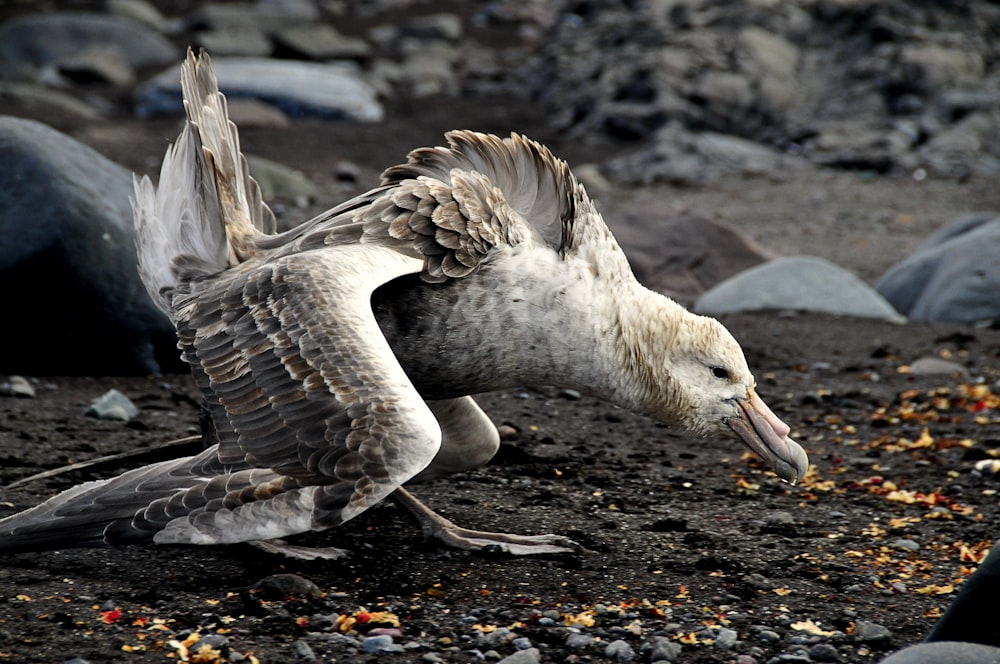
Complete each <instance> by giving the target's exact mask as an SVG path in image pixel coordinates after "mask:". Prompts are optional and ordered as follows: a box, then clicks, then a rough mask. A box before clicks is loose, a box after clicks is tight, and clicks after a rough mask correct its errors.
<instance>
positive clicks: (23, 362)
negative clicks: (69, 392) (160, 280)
mask: <svg viewBox="0 0 1000 664" xmlns="http://www.w3.org/2000/svg"><path fill="white" fill-rule="evenodd" d="M0 164H3V168H0V237H3V241H2V242H0V292H3V294H4V300H3V307H4V309H3V313H2V314H0V319H2V320H3V322H4V331H3V339H4V343H3V346H2V347H0V374H13V373H19V374H25V375H46V374H47V375H69V374H92V375H116V374H149V373H158V372H160V371H161V370H179V369H180V368H181V365H180V360H179V359H178V351H177V348H176V343H177V339H176V335H175V333H174V329H173V325H172V324H171V323H170V321H169V320H168V319H167V317H166V316H164V315H163V314H162V313H161V312H160V311H159V310H157V309H156V308H155V307H154V306H153V304H152V302H151V301H150V299H149V296H148V295H147V294H146V291H145V289H144V288H143V286H142V283H141V282H140V280H139V275H138V273H137V271H136V255H135V243H134V231H133V227H132V210H131V206H130V204H129V196H130V195H131V194H132V175H131V173H129V171H127V170H126V169H124V168H122V167H121V166H119V165H118V164H115V163H114V162H111V161H109V160H108V159H106V158H104V157H103V156H101V155H100V154H98V153H97V152H95V151H94V150H92V149H90V148H89V147H87V146H85V145H83V144H81V143H79V142H77V141H76V140H74V139H72V138H70V137H68V136H66V135H64V134H61V133H59V132H58V131H56V130H55V129H52V128H51V127H48V126H46V125H43V124H41V123H39V122H35V121H33V120H25V119H21V118H14V117H9V116H0Z"/></svg>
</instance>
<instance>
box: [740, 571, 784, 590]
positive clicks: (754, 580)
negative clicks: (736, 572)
mask: <svg viewBox="0 0 1000 664" xmlns="http://www.w3.org/2000/svg"><path fill="white" fill-rule="evenodd" d="M743 583H745V584H747V585H748V586H750V587H751V588H753V589H754V590H771V589H773V588H777V587H778V584H776V583H775V582H774V581H772V580H771V579H769V578H767V577H766V576H764V575H763V574H758V573H756V572H754V573H752V574H747V575H746V576H744V577H743Z"/></svg>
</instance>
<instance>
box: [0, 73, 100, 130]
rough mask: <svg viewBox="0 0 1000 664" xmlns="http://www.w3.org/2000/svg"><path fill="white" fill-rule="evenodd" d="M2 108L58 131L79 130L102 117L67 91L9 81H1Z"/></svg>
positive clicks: (8, 113) (0, 100)
mask: <svg viewBox="0 0 1000 664" xmlns="http://www.w3.org/2000/svg"><path fill="white" fill-rule="evenodd" d="M0 108H3V109H4V113H5V114H7V115H14V116H17V117H22V118H30V119H32V120H36V121H38V122H41V123H44V124H47V125H49V126H52V127H55V128H57V129H70V128H74V129H75V128H77V127H80V126H81V125H85V124H87V123H89V122H92V121H94V120H99V119H100V118H101V112H100V111H99V110H98V109H96V108H94V107H93V106H91V105H90V104H88V103H86V102H83V101H81V100H79V99H77V98H76V97H74V96H72V95H69V94H66V93H65V92H60V91H58V90H50V89H48V88H43V87H41V86H38V85H32V84H27V83H12V82H7V81H0Z"/></svg>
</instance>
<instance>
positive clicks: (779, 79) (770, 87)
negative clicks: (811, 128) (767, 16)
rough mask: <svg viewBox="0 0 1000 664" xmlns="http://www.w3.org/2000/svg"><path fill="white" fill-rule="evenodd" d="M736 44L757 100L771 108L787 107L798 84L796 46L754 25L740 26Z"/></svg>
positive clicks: (785, 108) (777, 109)
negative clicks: (753, 81)
mask: <svg viewBox="0 0 1000 664" xmlns="http://www.w3.org/2000/svg"><path fill="white" fill-rule="evenodd" d="M739 45H740V51H741V52H742V53H743V54H744V55H745V58H744V60H743V61H742V66H743V68H744V69H745V70H747V71H748V72H750V73H751V74H752V75H753V77H754V79H755V82H756V86H755V87H756V89H757V92H758V95H759V98H760V100H761V101H762V102H763V103H764V104H765V105H766V106H767V107H768V108H769V109H771V110H774V111H785V110H787V109H788V108H789V106H791V104H792V102H793V101H794V99H795V92H796V88H797V86H798V66H799V58H800V53H799V49H798V47H796V46H795V45H794V44H792V43H791V42H790V41H788V40H787V39H785V38H784V37H782V36H781V35H778V34H775V33H773V32H769V31H767V30H764V29H762V28H759V27H757V26H750V27H747V28H743V30H742V31H741V32H740V34H739Z"/></svg>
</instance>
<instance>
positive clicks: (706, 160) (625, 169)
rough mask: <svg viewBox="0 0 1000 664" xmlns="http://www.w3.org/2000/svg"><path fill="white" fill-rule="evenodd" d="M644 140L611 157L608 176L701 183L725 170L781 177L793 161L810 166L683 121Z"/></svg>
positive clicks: (798, 165) (633, 180) (646, 181)
mask: <svg viewBox="0 0 1000 664" xmlns="http://www.w3.org/2000/svg"><path fill="white" fill-rule="evenodd" d="M719 85H721V82H720V83H719ZM706 94H707V92H706ZM713 94H716V93H713ZM717 94H722V92H718V93H717ZM733 94H735V93H733ZM733 103H735V101H734V102H733ZM645 143H646V144H648V145H647V147H642V148H639V149H638V150H636V151H635V152H632V153H628V154H626V155H624V156H621V157H618V158H615V159H612V160H610V161H609V162H608V163H607V164H606V165H605V169H604V172H605V173H606V174H607V175H608V177H610V178H611V179H613V180H617V181H619V182H625V183H627V184H636V185H649V184H652V183H653V182H668V183H672V184H689V185H695V184H697V185H699V186H700V185H704V184H705V183H709V182H713V181H715V180H718V179H719V178H721V177H723V176H726V175H742V176H770V177H776V178H780V177H781V175H782V174H783V173H784V172H786V171H787V170H788V169H789V168H790V167H792V164H795V165H796V166H795V167H796V168H802V167H804V166H805V164H804V163H803V162H802V161H801V160H799V159H796V158H794V157H788V156H786V155H782V154H779V153H778V152H775V151H774V150H771V149H770V148H767V147H764V146H763V145H761V144H759V143H755V142H753V141H749V140H746V139H743V138H738V137H736V136H730V135H727V134H721V133H716V132H710V131H705V132H698V133H692V132H689V131H687V130H686V129H684V128H682V127H681V126H680V125H678V124H672V125H669V126H667V127H665V128H663V129H661V130H659V131H658V132H657V133H656V136H655V139H654V140H653V141H646V142H645Z"/></svg>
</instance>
